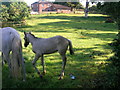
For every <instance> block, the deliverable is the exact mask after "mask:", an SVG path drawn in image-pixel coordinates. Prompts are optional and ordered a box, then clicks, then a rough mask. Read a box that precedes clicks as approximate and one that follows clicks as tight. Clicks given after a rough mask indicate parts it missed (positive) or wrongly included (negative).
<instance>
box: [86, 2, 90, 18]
mask: <svg viewBox="0 0 120 90" xmlns="http://www.w3.org/2000/svg"><path fill="white" fill-rule="evenodd" d="M88 6H89V2H88V0H86V8H85V17H86V18H87V17H88Z"/></svg>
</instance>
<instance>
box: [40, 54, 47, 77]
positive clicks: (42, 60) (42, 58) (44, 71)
mask: <svg viewBox="0 0 120 90" xmlns="http://www.w3.org/2000/svg"><path fill="white" fill-rule="evenodd" d="M41 62H42V66H43V74H44V75H45V73H46V70H45V66H44V64H45V62H44V56H43V54H42V56H41Z"/></svg>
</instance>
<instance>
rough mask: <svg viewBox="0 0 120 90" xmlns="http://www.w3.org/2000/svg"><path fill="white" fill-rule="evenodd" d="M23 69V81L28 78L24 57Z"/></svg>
mask: <svg viewBox="0 0 120 90" xmlns="http://www.w3.org/2000/svg"><path fill="white" fill-rule="evenodd" d="M22 71H23V81H25V80H26V70H25V63H24V58H22Z"/></svg>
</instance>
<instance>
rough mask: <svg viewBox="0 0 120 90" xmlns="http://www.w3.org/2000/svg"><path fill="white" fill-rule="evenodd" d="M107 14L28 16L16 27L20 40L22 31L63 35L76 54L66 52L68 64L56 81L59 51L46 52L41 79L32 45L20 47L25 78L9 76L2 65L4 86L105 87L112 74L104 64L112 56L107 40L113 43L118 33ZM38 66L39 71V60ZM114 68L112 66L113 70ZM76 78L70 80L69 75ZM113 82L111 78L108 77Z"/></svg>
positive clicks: (59, 60) (60, 64)
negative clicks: (35, 63)
mask: <svg viewBox="0 0 120 90" xmlns="http://www.w3.org/2000/svg"><path fill="white" fill-rule="evenodd" d="M106 18H107V16H105V15H101V14H90V15H89V18H84V17H83V16H82V15H79V14H71V15H70V14H51V15H33V16H31V17H29V18H28V19H27V21H26V22H27V25H26V26H23V27H18V28H16V29H17V30H19V33H20V35H21V38H22V42H23V44H24V40H23V37H24V36H23V31H26V32H29V31H31V32H32V33H33V34H35V36H37V37H41V38H48V37H52V36H56V35H61V36H64V37H66V38H68V39H70V40H71V41H72V44H73V48H74V52H75V55H70V54H69V52H67V65H66V69H65V76H64V79H63V80H58V76H59V74H60V71H61V69H62V68H61V66H62V60H61V57H60V55H59V54H58V53H54V54H49V55H45V58H44V59H45V67H46V71H47V73H46V75H45V76H44V77H43V79H40V78H39V76H38V74H37V73H36V71H35V69H34V68H33V66H32V63H31V62H32V60H33V58H34V53H33V52H32V49H31V45H29V46H28V47H27V48H25V47H24V46H23V56H24V58H25V61H26V63H25V65H26V73H27V81H26V82H22V81H20V80H17V81H16V80H13V79H10V78H8V68H7V65H5V66H4V67H3V76H2V78H3V82H2V83H3V87H11V88H17V87H19V88H92V87H93V88H94V87H99V86H105V84H104V83H105V80H106V78H107V77H110V76H111V75H112V74H110V75H108V74H107V73H108V72H111V68H109V67H107V66H108V63H110V61H108V59H109V58H110V57H111V56H112V55H113V53H112V50H111V47H110V46H109V45H108V43H110V42H112V40H113V39H114V38H115V36H116V34H117V26H116V25H115V24H114V23H105V22H104V21H105V20H106ZM37 67H38V68H39V69H40V70H42V66H41V62H40V60H38V61H37ZM112 70H114V68H113V69H112ZM71 73H72V74H73V75H74V76H75V77H76V78H75V80H72V79H71V78H70V76H69V74H71ZM111 81H112V79H111Z"/></svg>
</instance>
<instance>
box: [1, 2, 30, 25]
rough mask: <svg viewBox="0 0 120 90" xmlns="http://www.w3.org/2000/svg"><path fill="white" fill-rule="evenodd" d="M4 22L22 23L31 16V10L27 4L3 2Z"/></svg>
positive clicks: (2, 14) (2, 15) (2, 13)
mask: <svg viewBox="0 0 120 90" xmlns="http://www.w3.org/2000/svg"><path fill="white" fill-rule="evenodd" d="M0 13H1V17H2V22H6V21H7V22H9V21H11V22H17V23H18V22H19V23H20V22H21V21H23V20H25V18H26V17H28V16H29V13H30V10H29V7H28V6H27V4H26V3H25V2H3V3H2V4H1V12H0Z"/></svg>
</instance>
